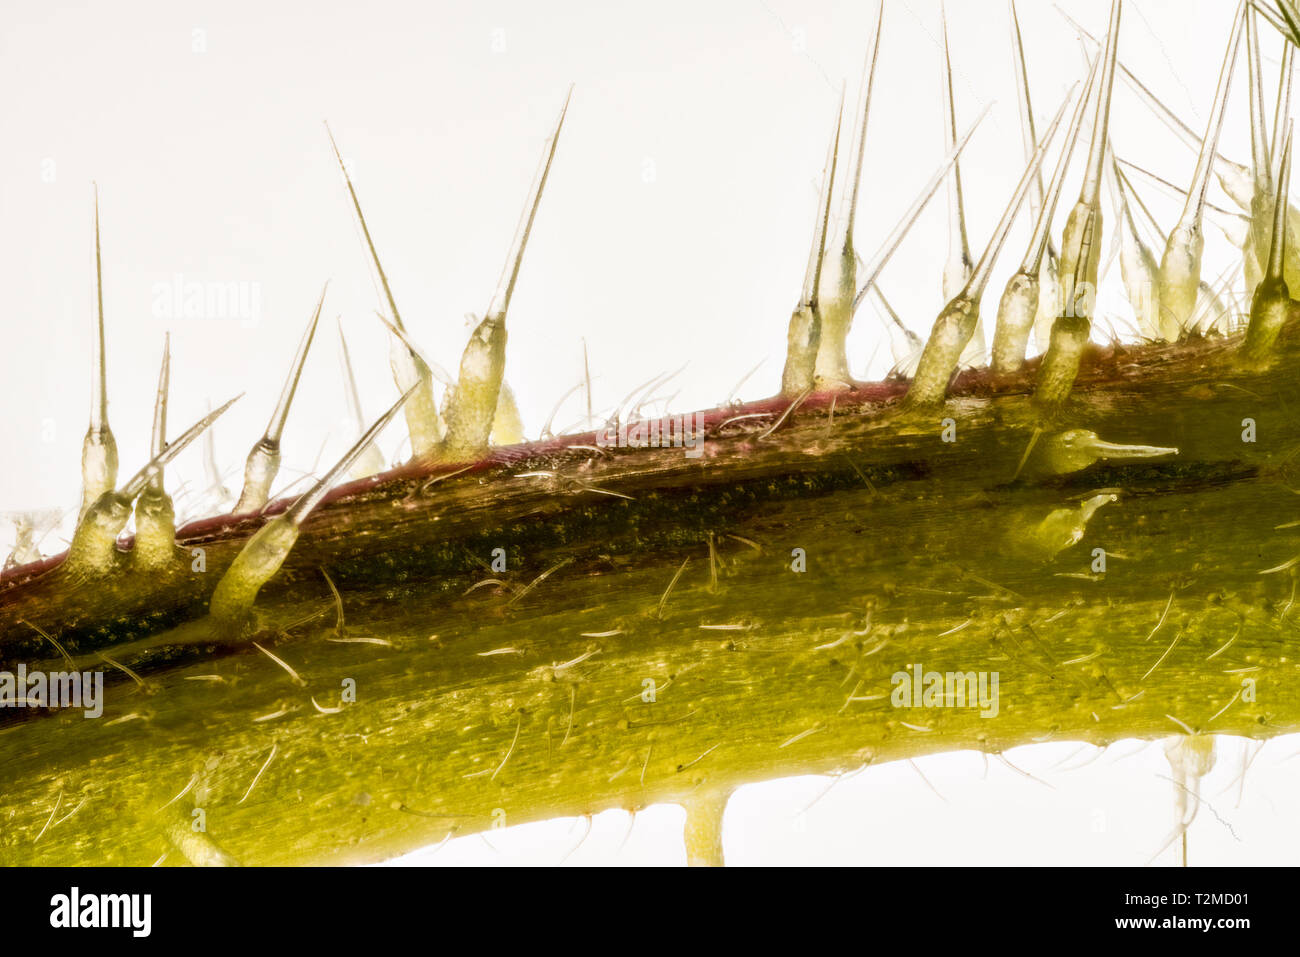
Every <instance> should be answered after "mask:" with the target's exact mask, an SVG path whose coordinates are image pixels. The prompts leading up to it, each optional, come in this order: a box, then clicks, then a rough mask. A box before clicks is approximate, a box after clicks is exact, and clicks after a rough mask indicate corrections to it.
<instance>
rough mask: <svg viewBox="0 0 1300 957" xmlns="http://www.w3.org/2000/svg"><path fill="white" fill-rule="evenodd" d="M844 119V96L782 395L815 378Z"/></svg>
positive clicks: (793, 320) (789, 337) (790, 335)
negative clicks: (823, 281)
mask: <svg viewBox="0 0 1300 957" xmlns="http://www.w3.org/2000/svg"><path fill="white" fill-rule="evenodd" d="M843 118H844V97H843V94H841V96H840V106H839V109H838V110H837V112H836V119H835V133H834V136H832V138H831V142H830V146H829V147H828V148H827V153H826V165H825V167H824V173H823V176H822V188H821V192H820V194H819V195H818V198H817V220H816V223H815V225H814V227H813V239H812V248H811V250H810V251H809V254H808V267H807V269H806V270H805V272H804V282H803V294H802V295H801V296H800V297H799V304H798V305H797V306H795V309H794V312H793V313H792V314H791V316H790V324H789V327H788V329H787V331H786V354H785V367H784V368H783V369H782V370H781V394H782V395H784V396H786V397H787V398H791V399H792V398H794V397H796V396H798V395H801V394H803V393H805V392H808V391H809V390H811V389H812V388H813V386H814V383H815V381H816V379H815V375H816V369H817V353H818V350H819V349H820V347H821V309H820V304H819V299H820V287H821V274H822V263H823V262H824V261H825V258H826V233H827V231H828V229H829V227H830V215H831V195H832V193H833V191H834V186H835V166H836V162H837V160H838V158H839V148H840V127H841V125H842V121H843Z"/></svg>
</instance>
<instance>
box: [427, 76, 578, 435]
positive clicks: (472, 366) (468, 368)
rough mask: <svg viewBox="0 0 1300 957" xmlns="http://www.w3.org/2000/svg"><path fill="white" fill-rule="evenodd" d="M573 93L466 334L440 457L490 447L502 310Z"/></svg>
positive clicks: (502, 363) (500, 375)
mask: <svg viewBox="0 0 1300 957" xmlns="http://www.w3.org/2000/svg"><path fill="white" fill-rule="evenodd" d="M572 97H573V88H572V87H570V88H569V92H568V95H567V96H565V98H564V106H563V107H562V108H561V109H560V118H559V119H558V120H557V121H556V124H555V131H554V132H553V133H552V134H551V137H550V140H549V142H548V143H547V146H546V148H545V150H544V151H543V154H542V156H543V159H542V165H541V169H540V171H539V173H538V176H537V178H536V180H535V182H534V185H533V188H532V191H531V195H530V197H529V201H528V203H526V204H525V206H524V215H523V219H522V220H521V221H520V224H519V228H518V229H517V230H516V232H515V237H514V241H513V242H512V243H511V246H510V251H509V254H508V255H507V256H506V264H505V267H504V271H503V273H502V281H501V282H500V283H498V285H497V289H496V292H495V293H494V294H493V296H492V301H491V303H490V304H489V306H488V310H487V314H486V315H485V317H484V318H483V320H482V321H481V322H480V323H479V324H478V326H477V327H476V328H475V329H474V332H473V334H471V335H470V338H469V343H468V344H467V345H466V346H465V351H464V353H463V354H462V355H461V360H460V374H459V376H458V377H457V379H456V388H455V389H454V390H452V391H451V393H450V394H449V395H448V398H447V404H446V422H447V435H446V438H445V439H444V440H443V443H442V447H441V452H440V454H441V455H442V457H444V458H447V459H462V458H468V457H472V456H475V455H479V454H481V453H482V452H483V451H484V450H485V449H486V448H487V447H488V443H489V441H490V439H491V437H492V423H493V421H494V420H495V418H496V414H497V406H498V404H499V403H500V400H501V384H502V381H503V380H504V378H505V368H506V313H507V312H508V310H509V308H510V299H511V297H512V296H513V295H514V290H515V283H516V282H517V281H518V279H519V270H520V267H521V266H522V265H523V261H524V251H525V250H526V249H527V248H528V237H529V236H530V235H531V234H532V230H533V222H534V220H535V219H536V218H537V210H538V208H539V207H540V206H541V202H542V194H543V192H544V191H545V190H546V180H547V177H549V176H550V172H551V163H552V162H553V161H554V159H555V150H556V147H557V146H558V145H559V143H560V132H561V130H563V129H564V118H565V116H566V115H567V114H568V112H569V101H570V99H571V98H572Z"/></svg>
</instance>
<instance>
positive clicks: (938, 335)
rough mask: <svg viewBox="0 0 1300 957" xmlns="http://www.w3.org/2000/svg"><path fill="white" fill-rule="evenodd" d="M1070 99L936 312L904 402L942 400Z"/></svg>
mask: <svg viewBox="0 0 1300 957" xmlns="http://www.w3.org/2000/svg"><path fill="white" fill-rule="evenodd" d="M1071 92H1073V91H1071ZM1069 103H1070V95H1067V96H1066V98H1065V102H1063V103H1062V104H1061V108H1060V109H1059V110H1057V111H1056V118H1055V119H1054V120H1053V121H1052V125H1051V127H1050V128H1049V129H1048V131H1047V133H1046V134H1045V135H1044V137H1043V141H1042V142H1041V143H1039V144H1038V148H1037V149H1036V150H1035V151H1034V155H1033V156H1032V157H1031V158H1030V162H1029V165H1028V166H1027V167H1026V168H1025V172H1024V174H1023V175H1022V176H1021V177H1020V182H1019V183H1017V184H1016V188H1015V191H1014V192H1013V193H1012V195H1011V199H1010V201H1009V202H1008V203H1007V207H1006V210H1005V211H1004V212H1003V213H1002V218H1001V219H1000V220H999V221H998V225H997V227H996V228H995V229H994V230H993V235H992V236H991V237H990V238H989V243H988V246H986V247H985V249H984V253H983V254H982V255H981V256H980V259H979V262H978V263H977V264H976V265H975V269H974V271H973V272H972V273H971V277H970V279H969V280H967V282H966V285H965V287H963V289H962V290H961V292H960V293H958V295H957V296H956V297H954V298H953V300H952V301H951V302H949V303H948V305H947V306H945V307H944V309H943V311H942V312H941V313H940V314H939V316H938V318H937V319H935V321H934V328H933V330H932V331H931V333H930V338H929V339H928V340H927V341H926V344H925V349H924V351H922V353H921V360H920V362H919V363H918V364H917V367H916V375H915V376H914V377H913V378H912V385H911V387H910V388H909V389H908V392H907V403H908V404H909V405H913V406H915V405H924V404H933V403H936V402H941V401H943V398H944V394H945V393H946V391H947V388H948V380H949V379H950V378H951V377H952V373H953V370H954V369H956V368H957V366H958V365H959V364H960V362H961V357H962V352H963V350H964V349H965V347H966V344H967V342H968V341H969V337H970V336H972V335H973V334H974V332H975V328H976V326H977V325H978V324H979V308H980V300H981V298H982V297H983V295H984V289H985V287H986V286H987V285H988V281H989V277H990V276H991V275H992V273H993V265H994V263H995V262H996V261H997V257H998V254H999V253H1000V252H1001V250H1002V245H1003V244H1004V243H1005V242H1006V239H1007V234H1008V233H1009V232H1010V230H1011V225H1012V223H1013V222H1015V218H1016V214H1017V213H1018V212H1019V210H1020V206H1021V204H1022V203H1023V202H1024V199H1025V194H1026V193H1028V192H1029V188H1030V186H1031V184H1032V183H1033V181H1034V177H1035V176H1036V175H1037V173H1038V170H1039V168H1040V167H1041V166H1042V162H1043V157H1044V156H1045V155H1046V153H1047V145H1048V143H1050V142H1051V140H1052V137H1053V136H1054V135H1055V134H1056V130H1057V128H1058V127H1059V126H1060V125H1061V118H1062V117H1063V116H1064V115H1065V108H1066V107H1067V106H1068V105H1069Z"/></svg>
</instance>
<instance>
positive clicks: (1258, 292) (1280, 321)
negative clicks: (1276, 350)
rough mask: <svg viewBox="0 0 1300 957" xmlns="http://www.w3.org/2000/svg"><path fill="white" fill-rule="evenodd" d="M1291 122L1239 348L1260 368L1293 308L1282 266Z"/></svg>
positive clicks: (1244, 357)
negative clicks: (1261, 266)
mask: <svg viewBox="0 0 1300 957" xmlns="http://www.w3.org/2000/svg"><path fill="white" fill-rule="evenodd" d="M1291 135H1292V123H1291V121H1290V120H1288V121H1287V132H1286V143H1285V145H1284V146H1283V147H1282V165H1281V168H1280V170H1279V174H1278V178H1277V196H1276V197H1275V200H1274V213H1273V234H1272V247H1271V248H1270V250H1269V255H1268V269H1267V271H1266V272H1265V274H1264V278H1263V279H1262V280H1261V281H1260V284H1259V286H1258V287H1256V289H1255V295H1254V298H1253V299H1252V300H1251V304H1250V324H1249V325H1248V326H1247V327H1246V339H1245V341H1244V342H1243V343H1242V346H1241V355H1242V358H1243V359H1244V360H1245V362H1247V363H1248V364H1250V365H1254V366H1263V365H1266V364H1268V362H1270V361H1271V359H1272V352H1273V345H1274V343H1276V342H1277V337H1278V334H1279V333H1280V332H1281V331H1282V327H1283V325H1285V324H1286V322H1287V320H1288V319H1289V318H1290V316H1291V313H1292V311H1293V308H1294V305H1295V304H1294V301H1293V300H1292V299H1291V291H1290V288H1289V287H1288V285H1287V281H1286V276H1285V273H1284V270H1283V264H1284V263H1285V262H1286V243H1287V235H1286V234H1287V229H1286V196H1287V193H1288V191H1289V190H1290V185H1291Z"/></svg>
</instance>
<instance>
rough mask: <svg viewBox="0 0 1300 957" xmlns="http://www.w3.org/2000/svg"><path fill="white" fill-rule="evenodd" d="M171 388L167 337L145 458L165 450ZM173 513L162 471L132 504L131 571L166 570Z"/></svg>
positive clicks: (171, 549) (173, 532)
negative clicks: (133, 568)
mask: <svg viewBox="0 0 1300 957" xmlns="http://www.w3.org/2000/svg"><path fill="white" fill-rule="evenodd" d="M170 386H171V335H170V333H169V334H167V335H166V336H164V338H163V356H162V366H161V368H160V369H159V371H158V392H157V395H156V397H155V399H154V413H153V433H152V436H151V440H150V443H149V454H150V455H152V456H153V457H154V458H158V457H159V456H161V455H162V454H163V452H165V451H166V450H167V398H168V392H169V391H170ZM175 539H176V512H175V508H174V506H173V505H172V500H171V496H170V495H168V494H167V492H166V489H165V488H164V486H163V470H162V468H161V467H160V468H159V469H158V472H157V474H156V475H154V477H153V478H152V479H150V480H149V483H148V484H147V485H146V486H145V488H144V491H142V492H141V493H140V497H139V498H138V499H136V503H135V544H134V546H133V547H132V549H131V552H132V555H131V557H132V561H133V563H134V564H135V567H137V568H141V569H145V570H155V569H161V568H166V567H167V566H169V565H170V564H171V562H172V560H173V556H174V549H175Z"/></svg>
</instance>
